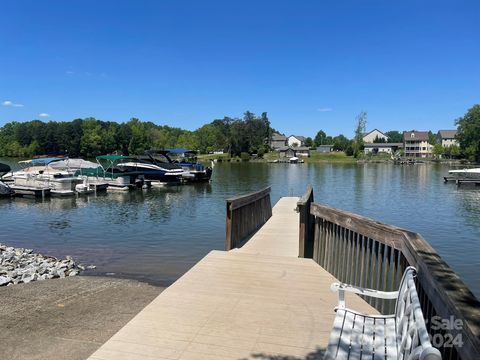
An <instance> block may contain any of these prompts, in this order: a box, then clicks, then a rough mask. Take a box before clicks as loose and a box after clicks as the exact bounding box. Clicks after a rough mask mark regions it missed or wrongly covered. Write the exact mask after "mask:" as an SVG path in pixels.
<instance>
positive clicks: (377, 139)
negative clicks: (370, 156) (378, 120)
mask: <svg viewBox="0 0 480 360" xmlns="http://www.w3.org/2000/svg"><path fill="white" fill-rule="evenodd" d="M386 142H387V141H386V140H385V138H383V137H378V135H377V136H375V139H373V143H374V144H384V143H386Z"/></svg>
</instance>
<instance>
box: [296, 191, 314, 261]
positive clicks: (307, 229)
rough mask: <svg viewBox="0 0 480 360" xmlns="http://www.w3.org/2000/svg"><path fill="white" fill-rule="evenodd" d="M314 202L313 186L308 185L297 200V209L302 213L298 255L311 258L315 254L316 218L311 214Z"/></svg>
mask: <svg viewBox="0 0 480 360" xmlns="http://www.w3.org/2000/svg"><path fill="white" fill-rule="evenodd" d="M312 203H313V188H312V186H311V185H308V188H307V191H306V192H305V194H304V195H303V196H302V197H301V198H300V200H299V201H298V202H297V211H298V213H299V214H300V234H299V239H298V240H299V241H298V244H299V248H298V256H299V257H302V258H311V257H312V256H313V231H314V225H315V218H314V217H313V215H311V214H310V205H311V204H312Z"/></svg>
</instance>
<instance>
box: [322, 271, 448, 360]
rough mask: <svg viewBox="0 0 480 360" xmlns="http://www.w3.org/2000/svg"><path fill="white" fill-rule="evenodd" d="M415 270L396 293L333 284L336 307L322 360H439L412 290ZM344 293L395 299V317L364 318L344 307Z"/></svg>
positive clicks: (405, 273) (439, 357) (416, 296)
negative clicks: (335, 294) (336, 299)
mask: <svg viewBox="0 0 480 360" xmlns="http://www.w3.org/2000/svg"><path fill="white" fill-rule="evenodd" d="M415 275H416V270H415V268H414V267H408V268H407V269H406V270H405V272H404V274H403V277H402V281H401V283H400V289H399V291H392V292H384V291H377V290H371V289H364V288H360V287H356V286H352V285H347V284H343V283H333V284H332V286H331V288H332V291H335V292H336V291H338V295H339V305H338V307H336V308H335V311H336V316H335V320H334V322H333V329H332V332H331V334H330V340H329V342H328V347H327V351H326V353H325V357H324V359H325V360H329V359H341V360H347V359H352V360H353V359H375V360H376V359H382V360H391V359H395V360H407V359H408V360H417V359H419V360H441V359H442V357H441V355H440V352H439V351H438V350H437V349H436V348H434V347H433V346H432V344H431V343H430V338H429V335H428V331H427V328H426V326H425V321H424V319H423V313H422V309H421V307H420V301H419V299H418V294H417V290H416V288H415V281H414V277H415ZM345 291H349V292H352V293H355V294H359V295H364V296H369V297H376V298H381V299H397V301H396V305H395V314H392V315H364V314H361V313H359V312H356V311H354V310H350V309H348V308H346V307H345Z"/></svg>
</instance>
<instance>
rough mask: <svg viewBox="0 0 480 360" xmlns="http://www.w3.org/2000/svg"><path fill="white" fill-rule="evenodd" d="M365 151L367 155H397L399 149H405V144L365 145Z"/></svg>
mask: <svg viewBox="0 0 480 360" xmlns="http://www.w3.org/2000/svg"><path fill="white" fill-rule="evenodd" d="M363 146H364V147H363V151H364V152H365V154H368V153H373V154H378V153H387V154H395V153H396V152H397V151H398V150H399V149H402V148H403V143H372V144H364V145H363Z"/></svg>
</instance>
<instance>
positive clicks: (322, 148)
mask: <svg viewBox="0 0 480 360" xmlns="http://www.w3.org/2000/svg"><path fill="white" fill-rule="evenodd" d="M332 151H333V145H319V146H317V152H319V153H329V152H332Z"/></svg>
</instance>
